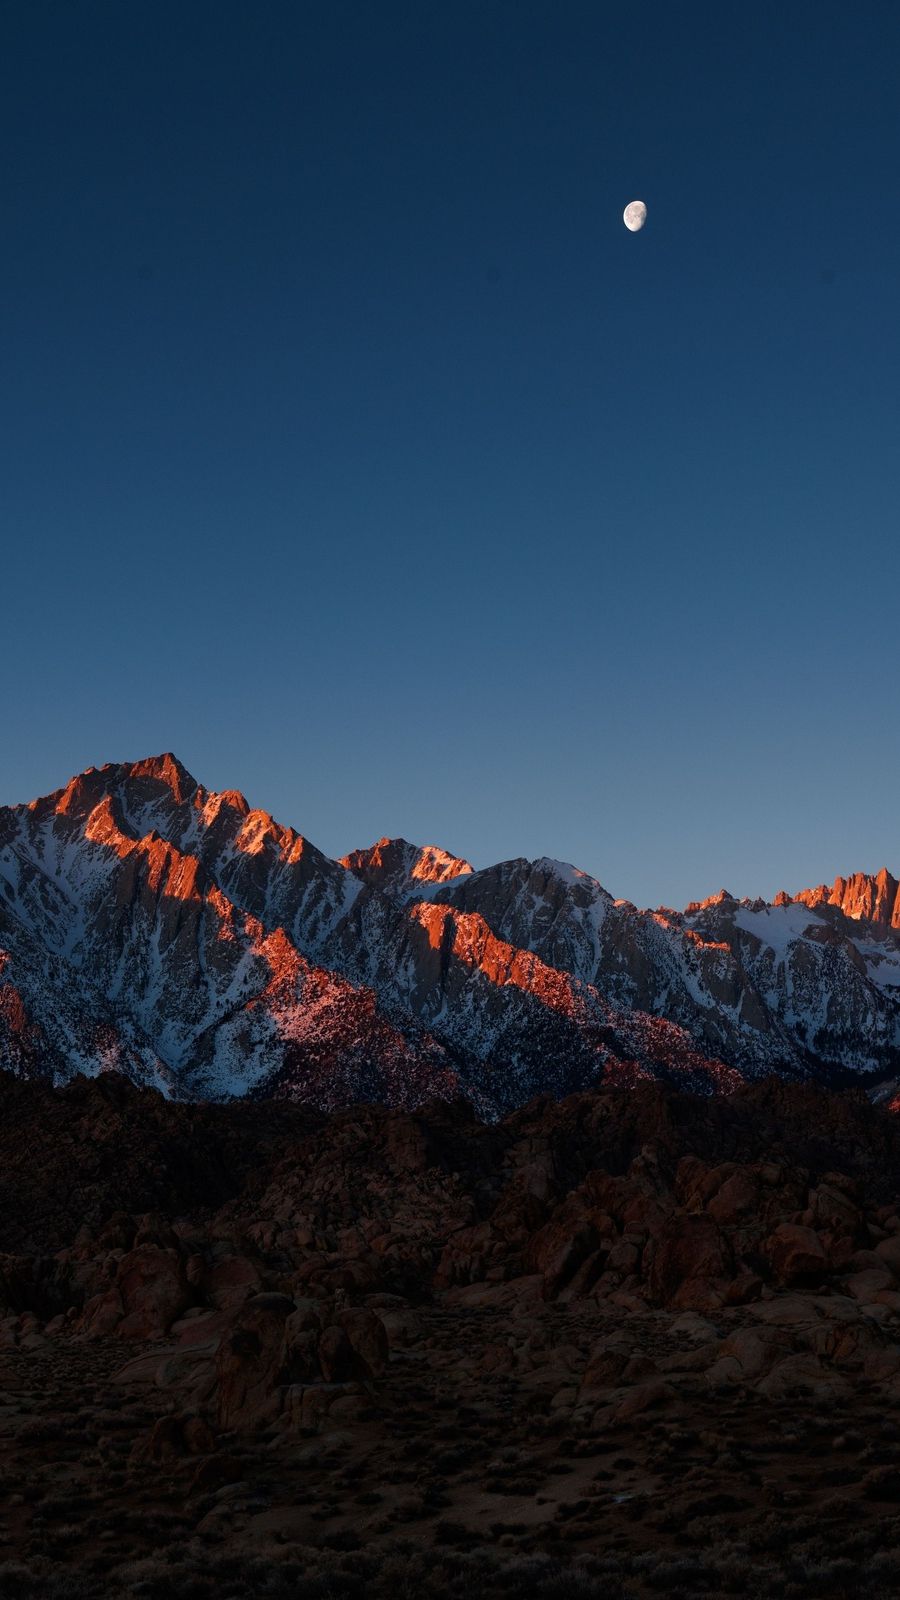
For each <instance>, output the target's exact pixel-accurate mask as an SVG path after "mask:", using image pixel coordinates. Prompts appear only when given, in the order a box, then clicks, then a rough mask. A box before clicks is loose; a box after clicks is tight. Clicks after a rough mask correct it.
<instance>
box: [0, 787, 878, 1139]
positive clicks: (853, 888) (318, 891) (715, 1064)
mask: <svg viewBox="0 0 900 1600" xmlns="http://www.w3.org/2000/svg"><path fill="white" fill-rule="evenodd" d="M897 895H898V886H897V883H896V880H895V879H893V878H891V877H890V875H889V874H888V873H887V872H882V873H879V874H878V876H877V877H867V876H866V875H863V874H858V875H856V876H855V877H852V878H848V879H840V878H839V879H838V880H837V881H836V883H835V885H834V888H833V889H832V890H826V889H821V890H811V891H804V892H803V893H801V894H799V895H797V896H795V897H794V898H791V897H789V896H788V895H787V894H782V895H780V896H779V897H778V899H777V901H776V903H775V904H773V905H767V904H765V903H764V902H763V901H754V902H750V901H738V900H736V899H735V898H734V897H733V896H731V895H730V894H729V893H728V892H727V891H725V890H723V891H721V893H720V894H718V895H714V896H712V897H711V898H709V899H707V900H704V901H698V902H694V903H692V904H691V905H690V906H689V907H688V908H687V910H686V911H684V912H676V911H671V910H666V909H661V910H659V911H652V912H651V911H640V910H638V909H637V908H636V907H634V906H633V905H631V904H630V903H629V902H627V901H616V900H613V899H612V897H611V896H610V895H609V894H608V893H607V892H606V890H605V889H604V888H603V887H602V886H601V885H600V884H599V883H597V882H596V881H595V880H594V879H593V878H591V877H590V876H588V875H587V874H586V873H583V872H580V871H578V870H577V869H576V868H574V867H571V866H569V865H568V864H566V863H563V862H559V861H554V860H552V859H550V858H542V859H540V860H537V861H525V860H512V861H506V862H501V863H499V864H498V865H497V866H494V867H490V868H488V869H486V870H484V871H473V869H472V867H471V866H470V865H469V863H468V862H466V861H464V860H462V859H461V858H460V857H457V856H455V855H453V854H451V853H448V852H447V851H444V850H442V849H440V848H439V847H437V846H434V845H431V846H424V847H420V846H416V845H413V844H410V843H408V842H407V841H406V840H402V839H381V840H379V841H378V842H377V844H375V845H373V846H371V847H369V848H368V849H362V850H357V851H354V852H352V853H351V854H349V855H347V856H345V857H344V858H343V859H342V860H341V861H334V860H332V859H331V858H330V857H328V856H326V855H324V854H323V853H322V852H321V851H320V850H317V849H316V847H315V846H314V845H313V844H311V843H310V842H309V841H308V840H307V839H305V838H304V837H303V836H302V835H301V834H299V833H297V832H295V831H294V830H293V829H292V828H288V827H284V826H282V825H280V824H279V823H277V822H276V821H275V820H274V819H273V818H272V817H270V816H269V815H268V814H267V813H266V812H263V811H258V810H254V809H253V808H252V807H251V806H250V805H249V803H248V802H247V800H246V799H245V798H244V797H243V795H241V794H239V793H237V792H236V791H233V790H229V791H224V792H222V793H218V794H217V793H213V792H211V791H208V790H206V789H204V788H203V787H202V786H201V785H200V784H198V783H197V782H196V781H195V779H194V778H192V777H191V775H190V773H188V772H187V771H186V770H185V768H184V767H183V766H182V765H181V764H180V762H178V761H177V760H176V759H175V757H174V756H171V755H164V756H160V757H156V758H152V759H149V760H145V761H140V762H137V763H134V764H121V765H110V766H106V767H102V768H99V769H95V768H91V769H89V770H88V771H87V772H85V773H82V774H81V775H80V776H79V777H77V778H74V779H72V781H71V782H70V783H69V784H68V785H67V786H66V787H65V788H63V789H60V790H58V791H57V792H56V793H54V794H52V795H49V796H47V797H46V798H44V799H41V800H37V801H34V802H32V803H31V804H30V805H28V806H18V807H7V808H3V809H0V1065H2V1066H4V1067H5V1068H7V1069H8V1070H12V1071H13V1072H15V1073H17V1074H18V1075H20V1076H29V1077H31V1076H50V1077H53V1078H55V1079H57V1080H65V1079H67V1078H69V1077H71V1076H72V1075H73V1074H75V1073H88V1074H96V1073H98V1072H101V1071H108V1070H115V1071H119V1072H123V1073H125V1074H127V1075H128V1076H129V1077H131V1078H133V1079H134V1080H135V1081H138V1082H148V1083H153V1084H155V1085H157V1086H158V1087H160V1088H161V1089H163V1090H164V1092H165V1093H167V1094H169V1095H171V1096H175V1097H179V1098H193V1099H227V1098H231V1097H235V1096H246V1095H248V1094H252V1095H253V1096H254V1097H260V1096H268V1095H277V1096H279V1097H289V1098H294V1099H299V1100H304V1101H308V1102H310V1103H314V1104H316V1105H320V1106H322V1107H323V1108H325V1109H331V1108H333V1107H335V1106H338V1105H343V1104H349V1103H353V1102H355V1101H360V1100H371V1101H383V1102H385V1103H387V1104H390V1105H396V1106H414V1105H418V1104H420V1103H421V1102H422V1101H424V1100H427V1099H429V1098H435V1097H437V1098H443V1099H452V1098H456V1097H459V1096H463V1097H465V1098H468V1099H469V1100H470V1101H472V1103H473V1104H474V1105H475V1106H476V1107H477V1108H478V1109H479V1110H480V1111H481V1112H483V1113H485V1114H487V1115H495V1114H499V1113H502V1112H504V1111H507V1110H510V1109H513V1108H515V1107H516V1106H519V1105H522V1104H524V1103H525V1102H526V1101H527V1100H529V1099H530V1098H532V1097H533V1096H534V1095H535V1094H539V1093H551V1094H553V1095H556V1096H560V1095H564V1094H567V1093H569V1092H571V1091H573V1090H576V1089H581V1088H584V1087H588V1086H590V1085H591V1084H594V1083H596V1082H598V1081H600V1080H601V1079H604V1080H607V1081H609V1080H611V1079H613V1080H615V1081H617V1082H626V1083H627V1082H633V1081H635V1080H637V1079H639V1078H646V1077H662V1078H667V1079H670V1080H672V1081H675V1082H678V1083H682V1084H684V1085H686V1086H691V1087H695V1088H700V1089H703V1090H707V1091H709V1090H713V1089H728V1088H731V1087H733V1086H734V1085H735V1084H736V1083H738V1082H739V1081H740V1080H741V1078H742V1077H755V1076H760V1075H762V1074H765V1073H769V1072H773V1071H774V1072H778V1073H780V1074H782V1075H786V1076H809V1075H812V1076H817V1077H823V1078H825V1079H827V1080H831V1081H844V1080H845V1079H846V1078H847V1076H848V1075H851V1074H857V1073H862V1074H865V1078H866V1082H867V1083H874V1082H876V1081H877V1080H878V1079H884V1080H885V1081H887V1080H889V1079H890V1078H892V1077H896V1076H897V1074H898V1072H900V925H898V924H900V916H898V911H897Z"/></svg>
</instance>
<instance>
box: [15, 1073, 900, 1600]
mask: <svg viewBox="0 0 900 1600" xmlns="http://www.w3.org/2000/svg"><path fill="white" fill-rule="evenodd" d="M898 1503H900V1122H898V1119H897V1118H896V1117H895V1116H893V1115H891V1114H890V1113H889V1112H888V1111H887V1110H885V1109H884V1108H881V1107H878V1106H874V1105H872V1104H871V1102H870V1101H869V1100H868V1098H867V1097H866V1096H865V1095H864V1094H862V1093H861V1092H860V1091H859V1090H854V1091H850V1092H845V1093H834V1092H832V1091H827V1090H822V1089H820V1088H817V1087H814V1086H811V1085H788V1084H785V1083H783V1082H781V1081H780V1080H774V1079H770V1080H767V1081H766V1082H764V1083H760V1084H755V1085H743V1086H740V1087H738V1088H737V1089H736V1090H735V1092H734V1093H733V1094H731V1095H727V1096H705V1097H699V1096H692V1095H689V1094H685V1093H683V1092H681V1091H677V1090H674V1089H672V1088H671V1087H670V1086H668V1085H662V1084H655V1083H639V1084H637V1085H636V1086H629V1087H625V1086H619V1087H601V1088H600V1090H597V1091H590V1092H585V1093H582V1094H579V1095H575V1096H572V1097H569V1098H567V1099H565V1100H563V1101H562V1102H557V1101H553V1100H550V1099H549V1098H547V1097H544V1098H543V1099H538V1100H536V1101H533V1102H532V1103H531V1104H530V1105H528V1106H527V1107H525V1108H523V1109H521V1110H519V1111H517V1112H515V1113H513V1114H512V1115H510V1116H507V1117H505V1118H504V1119H502V1120H500V1121H493V1122H487V1123H486V1122H484V1121H482V1120H480V1119H479V1118H477V1117H476V1116H475V1114H474V1112H473V1110H472V1108H471V1106H470V1105H469V1104H468V1103H467V1102H465V1101H462V1100H457V1101H455V1102H450V1103H448V1102H440V1101H434V1102H431V1103H430V1104H429V1105H427V1106H424V1107H422V1108H421V1109H420V1110H419V1111H417V1112H414V1113H412V1112H405V1111H397V1110H389V1109H387V1108H385V1107H379V1106H368V1107H356V1108H353V1109H350V1110H346V1111H342V1112H337V1113H333V1114H331V1115H330V1116H328V1115H324V1114H323V1113H321V1112H319V1111H316V1110H315V1109H313V1108H311V1107H307V1106H298V1105H291V1104H285V1103H279V1104H275V1103H272V1102H266V1103H251V1104H249V1105H246V1104H240V1105H228V1106H217V1105H202V1106H201V1105H193V1104H185V1103H177V1102H173V1101H166V1100H165V1099H164V1098H163V1097H162V1096H160V1095H159V1094H158V1093H156V1092H154V1091H152V1090H148V1089H140V1088H137V1087H135V1086H134V1085H132V1084H130V1083H129V1082H128V1081H127V1079H125V1078H123V1077H121V1076H118V1075H115V1074H107V1075H105V1076H103V1077H101V1078H99V1079H94V1080H87V1079H85V1078H83V1077H80V1078H76V1079H74V1080H73V1081H72V1083H70V1084H69V1085H68V1086H66V1087H64V1088H59V1089H54V1088H52V1087H50V1086H48V1085H46V1084H43V1083H35V1082H23V1081H21V1080H16V1079H13V1078H11V1077H9V1076H2V1075H0V1540H2V1546H3V1549H2V1553H0V1594H2V1595H3V1596H4V1600H67V1597H69V1596H73V1595H76V1596H78V1597H79V1600H101V1597H102V1600H131V1597H134V1596H142V1597H145V1600H170V1597H171V1596H173V1595H176V1596H183V1597H184V1600H219V1597H220V1596H222V1595H227V1596H229V1597H231V1600H245V1597H246V1600H250V1597H251V1596H252V1597H254V1600H255V1597H257V1596H260V1595H264V1596H268V1597H270V1600H296V1596H298V1595H300V1596H307V1597H310V1600H313V1597H331V1600H364V1597H365V1600H368V1597H370V1596H374V1597H375V1600H393V1597H394V1596H396V1595H397V1594H401V1595H416V1596H417V1597H421V1600H429V1597H431V1596H433V1597H435V1600H437V1597H439V1596H440V1597H446V1596H449V1597H451V1600H481V1597H483V1600H488V1597H492V1600H493V1597H495V1596H498V1595H500V1596H506V1597H508V1600H569V1597H574V1600H649V1597H651V1596H653V1595H658V1594H660V1593H664V1594H671V1595H673V1596H676V1597H682V1600H695V1597H696V1596H698V1595H708V1596H723V1595H740V1596H750V1597H753V1596H756V1597H761V1600H762V1597H766V1600H782V1597H784V1596H787V1597H791V1596H805V1597H809V1600H821V1597H823V1596H835V1597H841V1596H848V1595H851V1594H857V1593H862V1592H865V1593H866V1595H867V1596H868V1597H869V1600H888V1597H892V1596H894V1595H896V1594H897V1592H898V1587H900V1534H898V1520H897V1507H898Z"/></svg>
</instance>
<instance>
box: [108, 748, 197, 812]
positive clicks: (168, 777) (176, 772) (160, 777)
mask: <svg viewBox="0 0 900 1600" xmlns="http://www.w3.org/2000/svg"><path fill="white" fill-rule="evenodd" d="M123 776H125V777H127V778H130V779H132V780H135V779H140V778H146V779H149V780H150V781H151V782H154V783H163V784H165V786H166V788H167V789H169V790H171V793H172V797H173V799H174V800H175V801H176V803H177V804H178V805H183V804H184V802H185V800H187V799H189V798H190V796H191V795H192V794H194V793H195V792H196V790H197V789H198V788H199V787H200V786H199V784H198V783H197V780H196V779H195V778H192V777H191V774H190V773H189V772H188V770H187V767H185V766H183V765H182V763H181V762H180V761H179V759H178V757H177V756H176V755H173V754H172V752H171V750H166V751H164V752H163V754H162V755H159V756H147V757H145V758H144V760H143V761H135V762H132V763H131V765H126V766H125V767H124V768H123Z"/></svg>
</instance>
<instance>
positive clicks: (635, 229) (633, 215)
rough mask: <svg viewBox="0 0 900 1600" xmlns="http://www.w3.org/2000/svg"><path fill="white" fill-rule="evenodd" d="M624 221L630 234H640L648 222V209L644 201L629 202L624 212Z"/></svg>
mask: <svg viewBox="0 0 900 1600" xmlns="http://www.w3.org/2000/svg"><path fill="white" fill-rule="evenodd" d="M622 221H623V222H624V224H625V226H626V228H627V229H628V231H629V233H639V232H640V230H641V228H642V227H643V226H644V223H645V222H646V221H647V207H646V206H645V205H644V202H643V200H629V202H628V204H627V206H626V207H625V210H624V211H623V212H622Z"/></svg>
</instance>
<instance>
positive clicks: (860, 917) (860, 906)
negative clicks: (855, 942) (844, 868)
mask: <svg viewBox="0 0 900 1600" xmlns="http://www.w3.org/2000/svg"><path fill="white" fill-rule="evenodd" d="M794 898H795V899H796V900H799V901H802V903H803V904H804V905H807V906H823V905H825V906H837V907H838V909H839V910H840V911H843V913H844V915H845V916H846V917H852V918H854V920H855V921H864V922H878V923H882V924H883V925H884V926H885V927H888V928H900V883H898V882H897V879H896V878H894V877H892V875H891V873H889V872H888V870H887V867H882V869H881V871H880V872H878V873H875V874H874V875H873V874H872V873H868V872H854V873H851V875H850V877H849V878H835V880H834V883H833V885H832V887H831V888H830V889H829V888H828V886H827V884H824V883H821V884H819V886H818V888H817V889H803V890H801V892H800V893H799V894H798V895H795V897H794Z"/></svg>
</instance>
